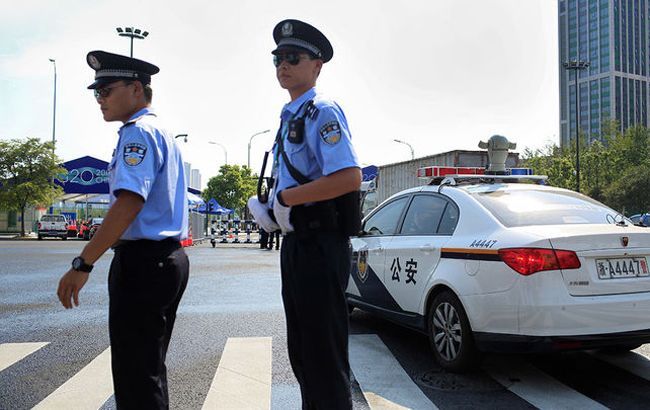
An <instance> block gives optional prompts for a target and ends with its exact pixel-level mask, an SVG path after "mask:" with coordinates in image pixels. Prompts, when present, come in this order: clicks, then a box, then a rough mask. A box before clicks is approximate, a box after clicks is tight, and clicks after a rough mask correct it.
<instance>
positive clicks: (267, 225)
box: [248, 196, 280, 232]
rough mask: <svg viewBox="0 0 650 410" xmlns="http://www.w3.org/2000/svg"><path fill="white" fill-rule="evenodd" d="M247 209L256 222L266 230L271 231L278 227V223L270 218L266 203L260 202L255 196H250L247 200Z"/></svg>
mask: <svg viewBox="0 0 650 410" xmlns="http://www.w3.org/2000/svg"><path fill="white" fill-rule="evenodd" d="M248 209H249V210H250V211H251V213H252V214H253V218H255V221H256V222H257V224H258V225H259V226H261V227H262V229H264V230H265V231H266V232H273V231H277V230H278V229H280V227H279V226H278V224H276V223H275V222H273V219H271V215H269V207H268V205H267V204H263V203H261V202H260V201H259V199H257V197H256V196H252V197H250V199H249V200H248Z"/></svg>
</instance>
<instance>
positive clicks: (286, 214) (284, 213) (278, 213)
mask: <svg viewBox="0 0 650 410" xmlns="http://www.w3.org/2000/svg"><path fill="white" fill-rule="evenodd" d="M273 215H274V216H275V220H276V221H277V222H278V225H280V229H282V233H283V234H287V233H289V232H293V231H294V229H293V225H291V221H290V217H291V207H290V206H284V205H282V204H281V203H280V200H279V199H278V197H277V196H276V197H275V200H274V201H273Z"/></svg>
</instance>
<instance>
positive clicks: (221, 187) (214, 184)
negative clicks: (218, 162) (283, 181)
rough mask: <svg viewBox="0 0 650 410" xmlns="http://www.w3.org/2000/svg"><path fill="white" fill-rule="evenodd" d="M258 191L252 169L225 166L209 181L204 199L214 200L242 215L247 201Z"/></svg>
mask: <svg viewBox="0 0 650 410" xmlns="http://www.w3.org/2000/svg"><path fill="white" fill-rule="evenodd" d="M256 189H257V175H254V174H252V173H251V169H250V168H248V167H247V166H245V165H244V166H239V165H223V166H221V168H220V169H219V174H218V175H217V176H214V177H212V178H210V180H209V181H208V187H207V188H206V189H205V190H204V191H203V199H204V200H205V201H206V202H207V201H208V200H209V199H210V198H214V199H216V200H217V202H219V204H220V205H221V206H224V207H226V208H230V209H234V210H235V211H236V212H238V213H239V214H241V211H243V210H245V207H246V201H248V198H250V197H251V196H253V195H255V192H256Z"/></svg>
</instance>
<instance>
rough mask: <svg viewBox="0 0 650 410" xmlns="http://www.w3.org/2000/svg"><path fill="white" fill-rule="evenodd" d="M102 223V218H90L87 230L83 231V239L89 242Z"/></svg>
mask: <svg viewBox="0 0 650 410" xmlns="http://www.w3.org/2000/svg"><path fill="white" fill-rule="evenodd" d="M102 222H104V218H90V221H89V222H88V228H87V229H86V230H85V231H84V237H83V238H84V239H85V240H87V241H89V240H91V239H92V238H93V236H94V235H95V232H97V229H98V228H99V226H100V225H101V224H102Z"/></svg>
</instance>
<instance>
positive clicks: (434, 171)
mask: <svg viewBox="0 0 650 410" xmlns="http://www.w3.org/2000/svg"><path fill="white" fill-rule="evenodd" d="M484 174H485V168H481V167H441V166H431V167H422V168H419V169H418V172H417V175H418V178H435V177H444V176H445V175H484Z"/></svg>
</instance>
